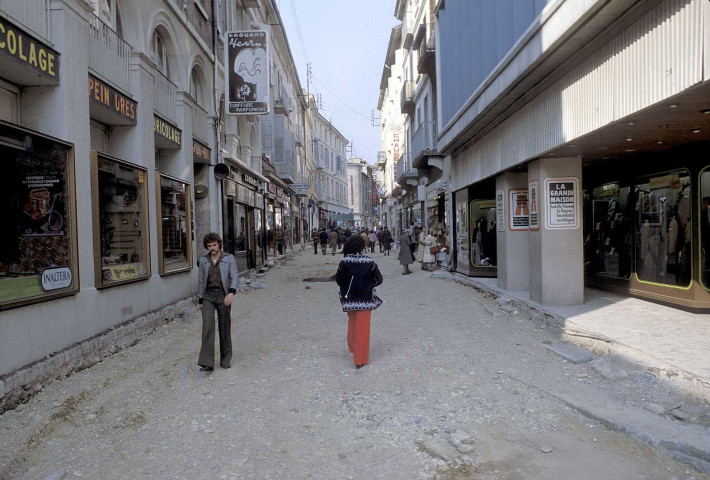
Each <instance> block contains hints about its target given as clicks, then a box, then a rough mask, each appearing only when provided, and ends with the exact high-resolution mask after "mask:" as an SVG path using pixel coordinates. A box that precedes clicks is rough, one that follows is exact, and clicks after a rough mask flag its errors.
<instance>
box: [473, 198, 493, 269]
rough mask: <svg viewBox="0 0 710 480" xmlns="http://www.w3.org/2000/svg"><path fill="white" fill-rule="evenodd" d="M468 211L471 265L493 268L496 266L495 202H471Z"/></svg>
mask: <svg viewBox="0 0 710 480" xmlns="http://www.w3.org/2000/svg"><path fill="white" fill-rule="evenodd" d="M469 211H470V213H471V222H470V225H471V237H470V238H471V248H470V252H471V257H470V260H471V265H473V266H474V267H495V266H496V265H498V247H497V244H496V241H497V240H496V231H497V230H496V227H497V225H496V202H495V200H472V201H471V204H470V210H469Z"/></svg>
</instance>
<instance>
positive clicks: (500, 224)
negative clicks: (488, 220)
mask: <svg viewBox="0 0 710 480" xmlns="http://www.w3.org/2000/svg"><path fill="white" fill-rule="evenodd" d="M496 231H497V232H505V190H498V191H497V192H496Z"/></svg>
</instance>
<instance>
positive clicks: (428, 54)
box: [417, 31, 436, 75]
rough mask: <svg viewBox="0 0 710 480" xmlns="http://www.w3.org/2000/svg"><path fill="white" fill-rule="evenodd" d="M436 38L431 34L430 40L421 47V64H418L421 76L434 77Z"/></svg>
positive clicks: (423, 42) (431, 32)
mask: <svg viewBox="0 0 710 480" xmlns="http://www.w3.org/2000/svg"><path fill="white" fill-rule="evenodd" d="M435 57H436V36H434V32H433V31H430V32H429V38H427V39H426V40H425V41H422V44H421V45H420V46H419V62H418V63H417V71H418V72H419V73H421V74H428V75H432V73H434V72H435V71H436V62H435V61H434V59H435Z"/></svg>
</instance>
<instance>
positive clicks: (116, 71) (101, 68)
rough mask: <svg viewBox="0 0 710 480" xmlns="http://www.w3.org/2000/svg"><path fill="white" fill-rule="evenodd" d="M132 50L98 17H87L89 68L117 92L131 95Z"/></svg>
mask: <svg viewBox="0 0 710 480" xmlns="http://www.w3.org/2000/svg"><path fill="white" fill-rule="evenodd" d="M132 50H133V48H132V47H131V45H130V44H129V43H128V42H126V41H125V40H124V39H123V38H121V36H120V35H119V34H118V33H116V32H115V31H113V30H112V29H111V27H109V26H108V25H106V24H105V23H104V22H103V21H101V19H100V18H99V17H97V16H96V15H93V14H91V15H90V16H89V68H90V69H91V71H92V72H94V73H95V74H96V75H98V76H99V77H101V78H102V79H103V80H105V81H107V82H109V83H112V84H113V85H114V86H115V87H117V88H118V89H119V90H123V91H124V92H125V93H127V94H130V93H131V51H132Z"/></svg>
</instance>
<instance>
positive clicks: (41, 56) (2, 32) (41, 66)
mask: <svg viewBox="0 0 710 480" xmlns="http://www.w3.org/2000/svg"><path fill="white" fill-rule="evenodd" d="M0 54H2V55H5V56H6V57H10V58H12V59H13V60H15V61H17V62H18V63H20V64H22V65H23V66H25V67H29V68H30V69H32V70H33V71H35V72H37V73H39V74H40V75H41V76H43V77H45V78H47V79H50V80H53V81H54V82H53V83H56V84H58V83H59V53H57V52H56V51H55V50H53V49H51V48H49V47H48V46H47V45H45V44H43V43H42V42H40V41H39V40H35V38H34V37H33V36H31V35H30V34H28V33H26V32H25V31H24V30H22V29H21V28H20V27H18V26H17V25H15V24H13V23H12V22H10V21H8V20H7V19H5V18H0Z"/></svg>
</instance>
